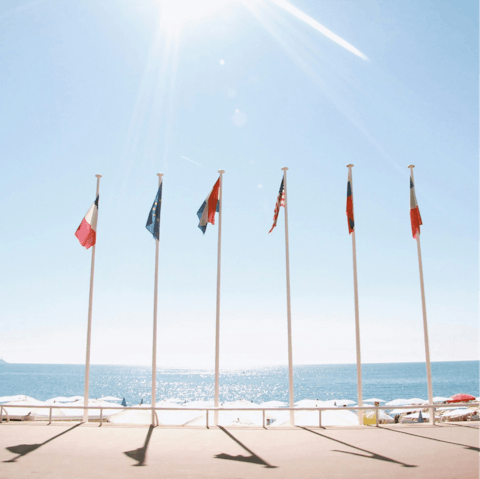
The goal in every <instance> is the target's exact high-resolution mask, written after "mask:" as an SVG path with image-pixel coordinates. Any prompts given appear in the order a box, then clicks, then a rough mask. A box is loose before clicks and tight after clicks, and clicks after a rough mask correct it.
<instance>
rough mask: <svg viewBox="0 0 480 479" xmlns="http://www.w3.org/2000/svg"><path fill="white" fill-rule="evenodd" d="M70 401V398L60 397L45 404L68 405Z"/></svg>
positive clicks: (48, 400)
mask: <svg viewBox="0 0 480 479" xmlns="http://www.w3.org/2000/svg"><path fill="white" fill-rule="evenodd" d="M69 401H70V398H66V397H63V396H59V397H56V398H52V399H47V400H46V401H45V402H46V403H47V404H57V403H66V402H69Z"/></svg>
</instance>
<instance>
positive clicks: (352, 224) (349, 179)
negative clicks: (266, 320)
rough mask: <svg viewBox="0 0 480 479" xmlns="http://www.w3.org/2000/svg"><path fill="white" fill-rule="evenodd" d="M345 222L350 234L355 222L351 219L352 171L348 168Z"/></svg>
mask: <svg viewBox="0 0 480 479" xmlns="http://www.w3.org/2000/svg"><path fill="white" fill-rule="evenodd" d="M347 220H348V234H351V233H353V231H354V229H355V220H354V218H353V190H352V170H351V169H350V168H349V169H348V183H347Z"/></svg>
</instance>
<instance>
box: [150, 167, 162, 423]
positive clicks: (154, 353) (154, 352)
mask: <svg viewBox="0 0 480 479" xmlns="http://www.w3.org/2000/svg"><path fill="white" fill-rule="evenodd" d="M157 176H158V187H159V188H160V185H161V184H162V176H163V174H162V173H157ZM158 219H159V218H158ZM159 244H160V241H159V240H158V239H155V286H154V293H153V348H152V426H154V427H155V402H156V391H157V312H158V307H157V306H158V300H157V297H158V250H159Z"/></svg>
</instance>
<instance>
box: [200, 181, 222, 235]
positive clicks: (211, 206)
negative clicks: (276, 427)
mask: <svg viewBox="0 0 480 479" xmlns="http://www.w3.org/2000/svg"><path fill="white" fill-rule="evenodd" d="M219 193H220V178H219V179H218V180H217V182H216V183H215V185H214V186H213V188H212V191H210V193H209V195H208V196H207V197H206V199H205V201H204V202H203V204H202V206H200V209H199V210H198V211H197V216H198V219H199V220H200V222H199V223H198V227H199V228H200V229H201V230H202V232H203V234H205V231H206V230H207V224H208V223H212V225H214V224H215V213H216V212H217V211H220V200H219V199H218V196H219Z"/></svg>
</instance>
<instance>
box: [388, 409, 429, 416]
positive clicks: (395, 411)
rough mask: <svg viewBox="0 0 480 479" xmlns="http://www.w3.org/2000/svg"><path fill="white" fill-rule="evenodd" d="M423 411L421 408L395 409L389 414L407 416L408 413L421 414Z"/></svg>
mask: <svg viewBox="0 0 480 479" xmlns="http://www.w3.org/2000/svg"><path fill="white" fill-rule="evenodd" d="M421 410H422V409H421V408H420V409H419V408H413V409H393V410H392V411H390V412H389V413H388V414H390V415H391V416H392V415H393V416H395V415H397V414H407V413H408V412H419V411H421Z"/></svg>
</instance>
